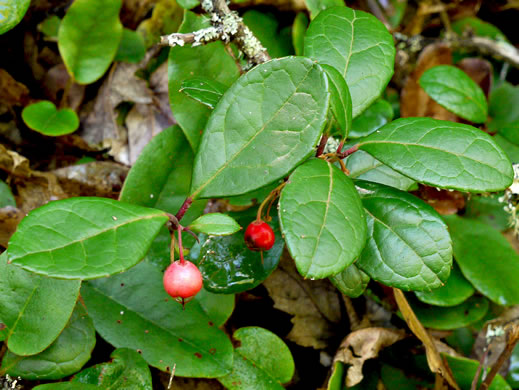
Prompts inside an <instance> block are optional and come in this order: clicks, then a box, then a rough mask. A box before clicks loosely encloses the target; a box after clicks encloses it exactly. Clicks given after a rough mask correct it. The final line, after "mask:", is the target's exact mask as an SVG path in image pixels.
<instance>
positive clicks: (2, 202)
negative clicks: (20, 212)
mask: <svg viewBox="0 0 519 390" xmlns="http://www.w3.org/2000/svg"><path fill="white" fill-rule="evenodd" d="M6 206H13V207H16V200H14V196H13V193H12V192H11V188H10V187H9V186H8V185H7V184H5V182H4V181H3V180H0V208H2V207H6Z"/></svg>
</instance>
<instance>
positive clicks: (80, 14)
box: [58, 0, 123, 84]
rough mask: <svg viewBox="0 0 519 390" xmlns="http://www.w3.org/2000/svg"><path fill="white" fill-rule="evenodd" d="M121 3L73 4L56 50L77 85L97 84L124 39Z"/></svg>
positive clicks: (84, 0) (86, 0)
mask: <svg viewBox="0 0 519 390" xmlns="http://www.w3.org/2000/svg"><path fill="white" fill-rule="evenodd" d="M120 10H121V0H111V1H109V2H106V1H105V0H75V1H74V3H72V5H71V6H70V8H69V9H68V10H67V13H66V14H65V17H64V18H63V20H62V22H61V25H60V28H59V33H58V48H59V52H60V54H61V57H62V58H63V62H65V66H66V67H67V70H68V72H69V73H70V75H71V76H72V77H74V79H75V80H76V82H78V83H79V84H90V83H93V82H94V81H96V80H98V79H99V78H100V77H101V76H103V74H104V73H105V72H106V71H107V70H108V67H109V66H110V64H111V63H112V61H113V59H114V57H115V54H116V53H117V49H118V48H119V43H120V42H121V38H122V35H123V26H122V24H121V22H120V21H119V11H120Z"/></svg>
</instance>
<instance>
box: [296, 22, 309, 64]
mask: <svg viewBox="0 0 519 390" xmlns="http://www.w3.org/2000/svg"><path fill="white" fill-rule="evenodd" d="M308 23H309V20H308V16H306V14H305V13H304V12H299V13H298V14H297V15H296V17H295V19H294V24H293V25H292V46H294V50H295V52H296V56H302V55H303V52H304V50H305V46H304V45H305V33H306V28H307V27H308Z"/></svg>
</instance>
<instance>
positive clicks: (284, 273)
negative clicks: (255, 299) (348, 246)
mask: <svg viewBox="0 0 519 390" xmlns="http://www.w3.org/2000/svg"><path fill="white" fill-rule="evenodd" d="M263 284H264V286H265V287H266V288H267V290H268V292H269V295H270V297H271V298H272V299H273V300H274V307H275V308H276V309H279V310H282V311H284V312H286V313H288V314H291V315H293V316H294V317H293V318H292V320H291V321H292V323H293V324H294V327H293V328H292V330H291V331H290V333H289V334H288V336H287V337H288V339H289V340H291V341H293V342H295V343H297V344H299V345H301V346H303V347H313V348H316V349H323V348H325V347H326V346H327V345H328V340H329V339H330V338H331V337H333V336H334V334H335V332H334V328H335V326H336V324H337V323H338V322H339V321H340V319H341V301H340V297H339V294H338V293H337V290H336V289H335V287H334V286H333V285H332V284H331V283H330V282H329V281H328V279H321V280H313V281H311V280H305V279H303V278H302V277H301V275H300V274H299V273H298V272H297V269H296V267H295V265H294V261H293V260H292V259H291V258H290V256H289V255H288V252H287V251H286V250H285V252H284V253H283V255H282V256H281V260H280V263H279V266H278V268H277V269H276V270H275V271H274V272H273V273H272V275H270V276H269V277H268V278H267V280H265V282H263Z"/></svg>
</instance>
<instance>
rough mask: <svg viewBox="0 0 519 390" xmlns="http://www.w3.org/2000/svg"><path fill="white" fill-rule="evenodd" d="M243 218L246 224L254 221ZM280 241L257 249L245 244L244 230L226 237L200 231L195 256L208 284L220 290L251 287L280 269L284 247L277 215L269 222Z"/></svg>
mask: <svg viewBox="0 0 519 390" xmlns="http://www.w3.org/2000/svg"><path fill="white" fill-rule="evenodd" d="M253 219H254V217H251V218H249V219H247V220H246V219H245V218H244V219H240V221H243V223H244V224H246V223H248V222H250V221H252V220H253ZM269 224H270V226H271V227H272V230H273V231H274V234H275V236H276V241H275V243H274V246H273V247H272V249H270V250H268V251H264V252H263V258H262V256H261V254H260V253H259V252H253V251H251V250H250V249H249V248H247V246H246V245H245V240H244V239H243V234H233V235H232V236H225V237H207V236H205V235H200V242H201V244H198V245H195V246H194V247H193V248H192V250H191V252H190V257H191V259H192V260H193V261H194V262H195V263H197V264H198V268H199V269H200V272H201V273H202V276H203V278H204V288H206V289H207V290H208V291H211V292H214V293H219V294H231V293H239V292H242V291H246V290H250V289H252V288H254V287H256V286H257V285H259V284H260V283H261V282H263V281H264V280H265V279H266V278H267V277H268V276H269V275H270V274H271V273H272V271H274V269H276V267H277V266H278V264H279V259H280V257H281V253H282V252H283V248H284V241H283V238H282V237H281V232H280V230H279V224H278V222H277V218H273V219H272V221H271V222H269Z"/></svg>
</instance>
